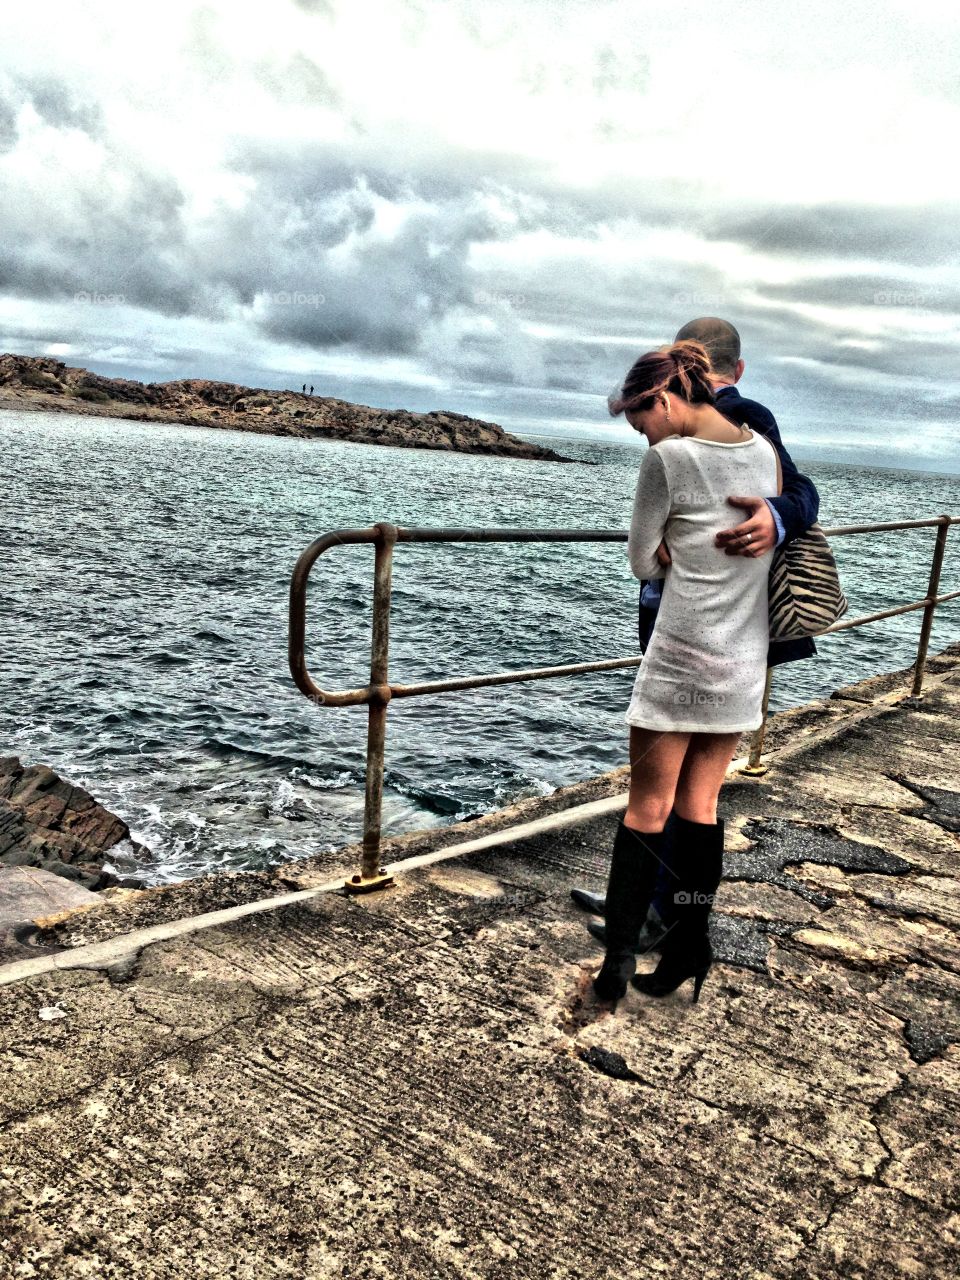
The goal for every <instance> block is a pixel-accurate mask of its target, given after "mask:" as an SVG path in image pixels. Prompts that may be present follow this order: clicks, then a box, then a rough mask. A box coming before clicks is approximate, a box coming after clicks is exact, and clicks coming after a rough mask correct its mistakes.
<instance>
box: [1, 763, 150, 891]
mask: <svg viewBox="0 0 960 1280" xmlns="http://www.w3.org/2000/svg"><path fill="white" fill-rule="evenodd" d="M125 856H134V857H136V858H137V859H138V860H139V861H140V862H141V864H142V863H143V861H144V860H148V859H149V858H150V851H149V849H147V848H146V847H145V846H144V845H142V844H138V843H137V842H136V841H135V840H133V839H131V836H130V828H129V827H128V826H127V824H126V823H125V822H124V821H123V819H122V818H118V817H117V815H116V814H115V813H111V812H110V810H109V809H105V808H104V806H103V805H102V804H98V803H97V801H96V800H95V799H94V798H93V796H92V795H91V794H90V793H89V791H86V790H85V789H84V788H83V787H78V786H75V785H74V784H73V783H71V782H67V781H65V780H64V779H63V778H61V777H60V776H59V775H58V774H56V773H55V772H54V771H53V770H52V769H50V768H48V766H47V765H45V764H32V765H26V766H25V765H23V764H21V763H20V759H19V757H17V756H0V868H12V867H20V868H30V869H32V870H37V871H43V872H46V873H48V874H52V875H56V876H60V877H62V878H63V879H66V880H72V881H74V882H75V883H76V884H78V885H79V886H80V887H81V888H83V889H87V890H94V891H97V890H101V889H108V888H113V887H122V888H129V889H139V888H142V887H143V881H142V880H139V879H135V878H133V877H130V876H120V875H115V874H114V873H113V872H112V871H108V870H106V869H105V868H104V863H105V862H106V861H108V857H113V858H117V857H119V858H123V857H125Z"/></svg>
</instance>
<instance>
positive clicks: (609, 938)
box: [593, 819, 666, 1000]
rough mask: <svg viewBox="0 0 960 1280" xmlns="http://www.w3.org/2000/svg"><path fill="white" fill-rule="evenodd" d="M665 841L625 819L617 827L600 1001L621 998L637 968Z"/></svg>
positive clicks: (596, 987)
mask: <svg viewBox="0 0 960 1280" xmlns="http://www.w3.org/2000/svg"><path fill="white" fill-rule="evenodd" d="M665 838H666V837H665V834H664V832H662V831H649V832H648V831H634V830H633V828H632V827H628V826H626V825H625V823H624V822H623V820H622V819H621V821H620V822H619V823H618V824H617V835H616V839H615V840H614V842H613V852H612V854H611V857H610V875H609V878H608V880H607V898H606V903H607V905H606V917H607V924H606V944H607V954H606V956H605V957H604V961H603V967H602V968H601V970H600V972H599V973H598V974H597V976H596V977H595V978H594V980H593V989H594V992H595V993H596V995H597V997H598V998H599V999H600V1000H619V999H621V998H622V996H623V994H624V992H625V991H626V989H627V982H628V981H629V980H630V976H631V975H632V974H633V972H634V970H635V969H636V956H635V955H634V952H633V947H634V944H635V942H636V938H637V932H638V930H639V928H640V925H641V923H642V922H643V921H644V920H645V919H646V915H647V911H648V910H649V907H650V899H651V898H652V897H653V891H654V888H655V886H656V883H657V872H658V870H659V868H660V861H661V858H662V857H663V852H664V841H665Z"/></svg>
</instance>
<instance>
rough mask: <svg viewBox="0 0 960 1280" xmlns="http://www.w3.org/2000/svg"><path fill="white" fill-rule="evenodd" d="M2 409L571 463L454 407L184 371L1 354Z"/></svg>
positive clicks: (0, 399) (549, 450)
mask: <svg viewBox="0 0 960 1280" xmlns="http://www.w3.org/2000/svg"><path fill="white" fill-rule="evenodd" d="M0 409H32V410H42V411H48V412H55V413H56V412H60V413H82V414H90V415H94V416H97V417H104V418H133V419H136V420H138V421H142V422H171V423H183V424H186V425H187V426H194V427H219V428H221V429H222V430H227V431H257V432H260V433H261V434H266V435H275V436H295V437H299V438H301V439H305V440H348V441H353V442H355V443H357V444H386V445H394V446H396V447H400V448H404V449H445V450H447V451H449V452H454V453H480V454H496V455H499V456H502V457H509V458H525V459H529V460H532V461H540V462H572V461H574V459H572V458H564V457H562V456H561V455H560V454H559V453H556V452H554V450H553V449H546V448H541V447H540V446H539V445H535V444H531V443H529V442H528V441H526V440H521V439H520V438H519V437H518V436H514V435H511V434H510V432H508V431H504V429H503V427H500V426H498V425H497V424H496V423H494V422H483V421H481V420H480V419H478V418H470V417H467V416H466V415H465V414H462V413H448V412H445V411H442V410H436V411H434V412H432V413H413V412H411V411H410V410H407V409H375V408H371V407H370V406H369V405H362V404H351V403H350V402H349V401H348V400H337V399H335V398H334V397H332V396H322V395H305V394H303V393H301V392H299V391H270V390H267V389H265V388H263V387H243V386H239V385H237V384H236V383H232V382H212V381H210V380H209V379H206V378H186V379H183V380H181V381H177V382H148V383H143V382H135V381H133V380H132V379H128V378H104V377H101V376H100V374H97V373H91V372H90V371H89V370H87V369H75V368H73V367H71V366H70V365H66V364H64V363H63V362H62V361H60V360H54V359H52V358H50V357H47V356H19V355H10V354H6V355H0Z"/></svg>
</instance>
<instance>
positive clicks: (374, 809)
mask: <svg viewBox="0 0 960 1280" xmlns="http://www.w3.org/2000/svg"><path fill="white" fill-rule="evenodd" d="M375 528H376V529H377V530H378V536H377V540H376V542H375V543H374V547H375V548H376V552H375V556H376V558H375V560H374V568H373V634H372V638H371V645H370V697H369V703H368V708H367V778H366V791H365V795H364V806H363V862H362V865H361V869H360V873H359V875H354V876H351V878H350V879H349V880H348V881H347V882H346V884H345V885H344V888H345V889H346V890H347V891H348V892H350V893H368V892H369V891H370V890H371V889H381V888H383V886H384V885H387V884H390V883H391V881H392V880H393V877H392V876H388V875H386V874H385V872H384V870H383V868H382V867H381V866H380V825H381V820H382V813H383V768H384V752H385V747H386V740H387V705H388V703H389V702H390V698H391V692H390V682H389V674H388V668H389V660H390V579H391V573H392V569H393V548H394V544H395V543H396V541H397V526H396V525H394V524H386V523H380V524H378V525H376V526H375Z"/></svg>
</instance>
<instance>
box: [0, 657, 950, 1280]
mask: <svg viewBox="0 0 960 1280" xmlns="http://www.w3.org/2000/svg"><path fill="white" fill-rule="evenodd" d="M929 672H930V674H929V675H928V677H927V686H926V688H925V691H924V693H923V694H922V695H921V696H920V697H919V698H911V697H909V696H908V692H909V676H910V673H894V674H892V675H889V676H884V677H880V678H877V679H875V680H872V681H866V682H863V683H862V684H860V685H856V686H852V687H851V688H849V689H846V690H841V691H838V694H837V695H836V696H834V697H833V698H831V699H826V700H824V701H823V702H820V703H815V704H811V705H810V706H809V707H806V708H800V709H797V710H796V711H793V712H789V713H785V714H784V715H782V716H780V717H777V718H776V720H775V721H774V723H773V725H772V730H771V733H770V736H769V742H770V745H771V747H772V751H771V754H770V757H769V763H770V769H769V772H768V773H767V774H766V775H765V776H764V777H763V778H761V779H748V778H744V777H742V776H737V775H733V776H731V779H730V781H729V782H728V784H727V786H726V787H725V790H724V794H723V799H722V809H723V813H724V816H725V817H726V819H727V831H728V837H727V852H726V856H725V877H724V881H723V883H722V885H721V888H720V893H719V895H718V904H717V911H716V913H715V916H714V936H715V941H716V950H717V952H718V955H719V957H720V962H719V963H718V964H717V965H716V966H715V967H714V970H713V971H712V972H711V974H710V976H709V978H708V980H707V983H706V985H705V986H704V989H703V994H702V996H701V1000H700V1003H699V1004H698V1005H696V1006H693V1005H691V1003H690V985H689V984H687V985H686V987H684V988H681V990H680V992H678V993H677V994H676V995H675V996H673V997H670V998H668V999H666V1000H663V1001H654V1000H650V999H645V998H644V997H643V996H641V995H640V994H639V993H637V992H635V991H633V990H631V991H629V992H628V995H627V997H626V998H625V1000H623V1001H622V1002H621V1003H620V1005H619V1006H618V1007H617V1009H616V1011H615V1012H613V1013H611V1012H609V1011H608V1010H604V1008H603V1007H602V1006H598V1005H597V1004H596V1003H595V1002H594V1001H593V999H592V996H591V993H590V980H591V978H592V976H593V974H594V973H595V972H596V969H597V968H598V967H599V964H600V960H601V952H600V950H599V948H598V947H597V945H596V944H595V943H594V942H593V940H592V939H591V938H590V937H589V935H588V934H587V933H586V931H585V929H584V927H583V926H584V923H585V917H584V916H583V915H582V914H581V913H579V912H578V911H577V910H576V908H575V907H574V906H573V905H572V903H571V901H570V897H569V890H570V888H571V887H572V886H574V885H582V886H586V887H591V888H594V889H601V888H602V885H603V882H604V874H605V867H606V861H607V858H608V854H609V848H610V843H611V840H612V832H613V828H614V824H615V821H616V817H617V816H618V814H619V812H621V811H622V808H623V804H624V802H625V797H624V796H623V788H624V785H625V781H626V777H625V773H624V771H618V772H617V773H615V774H610V775H607V776H606V777H605V778H602V779H595V780H593V781H591V782H590V783H585V784H581V785H580V786H578V787H571V788H565V789H564V790H563V791H562V792H559V793H556V794H555V795H554V796H551V797H547V798H546V800H542V801H540V800H537V801H528V802H524V804H523V805H520V806H515V807H514V810H513V811H509V812H505V813H501V814H498V815H490V816H489V817H488V818H485V819H481V820H479V821H477V822H471V823H468V824H462V825H461V827H460V828H458V829H450V828H448V829H445V830H444V831H442V832H431V833H429V834H424V835H418V836H407V837H403V838H401V839H399V840H395V841H391V842H389V844H388V846H387V848H386V850H385V860H386V861H388V862H389V863H390V864H391V865H392V866H393V868H394V870H395V871H396V881H395V884H394V885H393V886H392V887H391V888H389V889H387V890H385V891H384V892H382V893H379V894H375V895H372V896H369V897H364V898H351V897H347V896H345V895H344V894H342V893H341V892H338V891H336V890H335V889H333V886H335V885H336V884H337V883H338V877H339V878H342V874H343V873H345V872H349V871H352V870H355V868H356V863H355V861H354V860H353V852H352V851H349V852H348V853H346V854H344V853H341V854H338V855H336V856H334V857H326V858H318V859H315V860H311V861H307V862H305V863H303V864H297V865H296V866H292V867H285V868H283V869H281V871H280V872H279V873H275V874H274V875H272V876H271V875H268V874H266V873H265V874H264V875H263V876H260V877H257V876H254V877H237V876H230V877H211V878H210V879H209V880H207V881H198V882H194V883H193V884H191V885H184V886H175V887H174V888H172V889H168V890H163V891H147V892H144V893H137V892H117V891H109V893H108V896H107V898H106V899H105V900H101V901H99V902H98V903H97V904H96V905H92V906H91V905H90V904H89V902H85V903H82V904H81V905H80V906H67V908H66V910H65V911H64V912H62V913H61V914H60V915H55V916H48V917H46V918H40V920H39V923H38V924H34V925H32V926H31V928H30V929H28V930H26V931H24V930H23V929H22V928H21V929H20V930H19V931H18V933H17V937H16V939H15V940H14V944H12V949H11V950H10V952H9V953H8V961H7V963H6V965H2V966H0V1061H2V1064H3V1073H4V1076H3V1078H4V1083H5V1088H4V1090H3V1097H2V1101H0V1276H3V1277H6V1276H10V1277H17V1278H18V1280H19V1278H20V1277H34V1276H50V1277H58V1278H59V1277H81V1276H82V1277H87V1276H89V1277H96V1278H97V1280H109V1278H111V1277H128V1276H129V1277H137V1278H138V1280H161V1278H163V1280H166V1278H167V1277H190V1278H191V1280H194V1278H195V1277H196V1278H199V1277H218V1278H219V1277H232V1278H235V1280H241V1278H242V1280H247V1278H249V1280H254V1278H256V1280H265V1278H267V1277H291V1278H292V1277H296V1278H297V1280H304V1278H307V1280H320V1278H321V1277H323V1278H326V1277H341V1276H343V1277H350V1278H351V1280H354V1278H361V1277H384V1278H389V1280H394V1278H395V1277H411V1278H413V1277H416V1278H417V1280H430V1278H432V1277H437V1278H438V1280H439V1278H440V1277H444V1278H447V1277H466V1278H469V1280H488V1278H494V1277H496V1278H500V1277H502V1278H503V1280H507V1278H509V1280H520V1278H526V1277H529V1278H530V1280H534V1278H535V1280H567V1278H568V1277H569V1278H571V1280H572V1278H573V1277H577V1278H578V1280H581V1278H582V1277H603V1278H604V1280H606V1278H607V1277H609V1278H610V1280H612V1278H613V1277H617V1278H618V1280H619V1278H622V1277H647V1276H651V1277H671V1278H672V1277H683V1278H684V1280H686V1278H687V1277H711V1278H712V1277H716V1278H717V1280H721V1278H722V1280H731V1278H739V1277H743V1278H745V1280H787V1278H790V1280H794V1278H796V1280H814V1278H816V1280H823V1278H824V1277H834V1276H836V1277H841V1276H842V1277H846V1278H848V1280H849V1278H852V1280H859V1278H862V1280H868V1278H869V1280H883V1278H884V1277H894V1276H897V1277H901V1276H912V1277H925V1276H931V1277H932V1276H941V1275H943V1274H952V1273H953V1272H954V1271H955V1270H956V1263H957V1257H958V1245H960V1215H958V1211H957V1210H958V1201H960V1144H958V1133H960V1048H958V1043H957V1042H958V1040H960V935H958V924H960V876H958V866H960V834H958V833H960V647H958V646H955V647H954V649H953V650H951V651H947V652H946V653H944V654H942V655H940V656H938V657H937V658H934V659H931V663H930V668H929ZM451 850H454V852H453V853H452V854H451ZM457 851H458V852H457ZM281 895H285V897H286V901H285V902H284V903H282V904H280V905H278V904H277V903H276V902H267V903H264V901H263V900H264V899H272V898H277V897H280V896H281ZM651 965H652V960H643V961H641V967H643V968H649V967H651Z"/></svg>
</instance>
